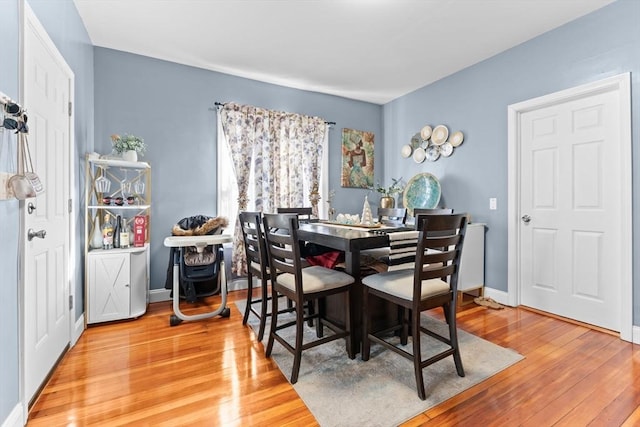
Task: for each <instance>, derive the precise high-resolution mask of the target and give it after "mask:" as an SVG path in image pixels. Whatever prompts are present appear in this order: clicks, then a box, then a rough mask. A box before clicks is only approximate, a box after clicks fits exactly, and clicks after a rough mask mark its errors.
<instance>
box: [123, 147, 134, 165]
mask: <svg viewBox="0 0 640 427" xmlns="http://www.w3.org/2000/svg"><path fill="white" fill-rule="evenodd" d="M122 160H125V161H127V162H137V161H138V152H137V151H135V150H127V151H123V152H122Z"/></svg>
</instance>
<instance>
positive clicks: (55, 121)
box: [22, 3, 73, 402]
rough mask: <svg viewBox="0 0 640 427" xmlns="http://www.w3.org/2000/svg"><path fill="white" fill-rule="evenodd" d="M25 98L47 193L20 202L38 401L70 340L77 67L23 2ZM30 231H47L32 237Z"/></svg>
mask: <svg viewBox="0 0 640 427" xmlns="http://www.w3.org/2000/svg"><path fill="white" fill-rule="evenodd" d="M23 76H24V81H23V83H24V88H23V105H24V107H25V108H26V110H27V114H28V117H29V121H28V125H29V135H28V139H29V147H30V151H31V156H32V160H33V166H34V169H35V172H36V173H37V174H38V175H39V177H40V179H41V181H42V183H43V185H44V188H45V192H44V193H43V194H40V195H39V196H37V197H35V198H32V199H27V200H26V201H25V202H24V203H23V206H22V207H23V209H22V213H23V216H22V224H23V227H22V230H23V231H24V236H23V239H24V240H23V242H22V248H23V254H22V260H23V264H22V267H23V271H22V277H23V282H24V291H23V292H24V293H23V305H24V307H23V316H24V318H23V324H24V339H23V349H24V366H23V369H24V374H23V375H24V398H25V401H26V402H29V401H31V400H32V398H33V397H34V395H35V394H36V393H37V391H38V390H39V388H40V386H41V385H42V383H43V381H44V380H45V379H46V378H47V376H48V374H49V372H50V371H51V369H52V368H53V367H54V366H55V364H56V362H57V360H58V358H59V357H60V355H61V354H62V353H63V352H64V350H65V348H66V347H67V346H68V344H69V342H70V319H71V318H72V316H71V311H70V304H69V252H70V251H69V245H70V242H69V240H70V238H69V235H70V233H69V231H70V225H69V208H68V204H69V199H70V196H69V187H70V172H69V171H70V167H69V158H70V156H69V150H70V147H71V137H70V130H71V126H70V123H71V121H70V114H69V110H70V108H69V100H70V93H71V90H72V84H73V74H72V72H71V70H70V68H69V67H68V65H67V64H66V63H65V62H64V60H63V59H62V56H61V55H60V53H59V52H58V51H57V50H56V48H55V46H54V44H53V42H52V41H51V40H50V39H49V37H48V36H47V34H46V32H45V31H44V29H43V28H42V26H40V24H39V23H38V22H37V19H36V18H35V16H34V15H33V12H32V11H31V10H30V9H29V7H28V5H27V4H26V3H25V25H24V74H23ZM28 230H32V231H35V232H39V231H42V232H43V233H41V234H40V237H34V238H30V237H28V236H27V234H28Z"/></svg>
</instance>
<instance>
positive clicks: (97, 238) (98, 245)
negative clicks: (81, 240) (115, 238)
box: [90, 214, 102, 249]
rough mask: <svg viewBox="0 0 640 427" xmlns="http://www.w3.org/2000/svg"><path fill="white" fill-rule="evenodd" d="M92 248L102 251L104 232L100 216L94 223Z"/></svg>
mask: <svg viewBox="0 0 640 427" xmlns="http://www.w3.org/2000/svg"><path fill="white" fill-rule="evenodd" d="M90 245H91V247H92V248H93V249H102V230H101V229H100V220H99V218H98V214H96V217H95V219H94V221H93V235H92V236H91V244H90Z"/></svg>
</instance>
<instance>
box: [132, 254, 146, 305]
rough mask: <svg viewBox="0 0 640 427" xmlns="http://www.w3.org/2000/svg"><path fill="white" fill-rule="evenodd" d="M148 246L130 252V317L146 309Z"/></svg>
mask: <svg viewBox="0 0 640 427" xmlns="http://www.w3.org/2000/svg"><path fill="white" fill-rule="evenodd" d="M148 257H149V247H146V248H145V250H144V251H141V252H132V253H131V312H130V313H129V315H130V317H138V316H141V315H143V314H144V313H145V312H146V311H147V302H148V301H147V297H148V295H149V291H148V288H149V279H148V277H149V273H148V268H147V266H148Z"/></svg>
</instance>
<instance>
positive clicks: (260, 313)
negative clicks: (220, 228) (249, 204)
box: [238, 212, 293, 341]
mask: <svg viewBox="0 0 640 427" xmlns="http://www.w3.org/2000/svg"><path fill="white" fill-rule="evenodd" d="M238 218H239V220H240V228H241V230H242V238H243V241H244V250H245V255H246V258H247V302H246V307H245V309H244V316H243V317H242V324H243V325H246V324H247V321H248V320H249V315H250V314H251V313H253V314H254V315H255V316H256V317H257V318H258V321H259V326H258V336H257V338H258V341H262V338H263V337H264V329H265V324H266V320H267V318H268V317H269V316H270V315H271V313H270V312H269V311H268V302H269V300H271V295H270V292H269V282H270V280H271V276H270V274H269V259H268V256H267V247H266V244H265V240H264V233H263V232H262V213H261V212H240V214H239V215H238ZM254 277H255V278H256V279H258V280H259V281H260V288H261V289H260V297H258V298H256V297H254V296H253V278H254ZM255 304H260V309H259V310H258V309H256V308H255V307H254V306H255ZM292 310H293V309H292V308H286V309H283V310H280V312H281V313H284V312H290V311H292Z"/></svg>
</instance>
